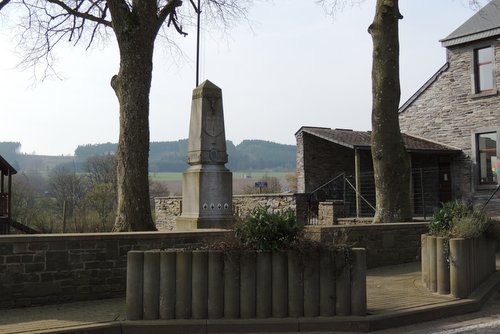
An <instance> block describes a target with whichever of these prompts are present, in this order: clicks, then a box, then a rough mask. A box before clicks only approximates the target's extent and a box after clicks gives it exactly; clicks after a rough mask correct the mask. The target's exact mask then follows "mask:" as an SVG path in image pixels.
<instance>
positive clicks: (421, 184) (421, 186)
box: [420, 168, 426, 219]
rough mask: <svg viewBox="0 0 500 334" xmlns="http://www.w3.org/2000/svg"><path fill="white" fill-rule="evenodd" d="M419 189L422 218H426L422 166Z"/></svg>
mask: <svg viewBox="0 0 500 334" xmlns="http://www.w3.org/2000/svg"><path fill="white" fill-rule="evenodd" d="M420 191H421V192H422V211H423V213H424V219H426V214H425V196H424V172H423V170H422V168H420Z"/></svg>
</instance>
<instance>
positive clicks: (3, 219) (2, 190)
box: [0, 155, 17, 234]
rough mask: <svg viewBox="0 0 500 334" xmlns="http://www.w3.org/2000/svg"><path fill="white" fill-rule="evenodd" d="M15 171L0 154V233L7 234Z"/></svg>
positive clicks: (9, 224) (10, 219)
mask: <svg viewBox="0 0 500 334" xmlns="http://www.w3.org/2000/svg"><path fill="white" fill-rule="evenodd" d="M16 173H17V171H16V170H15V168H14V167H12V166H11V165H10V164H9V163H8V162H7V161H6V160H5V159H4V158H3V157H2V156H1V155H0V234H9V232H10V226H11V221H12V218H11V213H12V210H11V209H12V175H14V174H16Z"/></svg>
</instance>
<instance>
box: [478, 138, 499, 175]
mask: <svg viewBox="0 0 500 334" xmlns="http://www.w3.org/2000/svg"><path fill="white" fill-rule="evenodd" d="M476 152H477V153H476V158H477V165H478V167H479V168H478V172H479V184H480V185H487V184H496V183H497V180H498V178H497V175H498V161H497V133H496V132H487V133H479V134H477V135H476Z"/></svg>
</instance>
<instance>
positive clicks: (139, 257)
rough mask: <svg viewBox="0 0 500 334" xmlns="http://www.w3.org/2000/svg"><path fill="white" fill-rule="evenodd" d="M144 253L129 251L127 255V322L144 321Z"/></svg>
mask: <svg viewBox="0 0 500 334" xmlns="http://www.w3.org/2000/svg"><path fill="white" fill-rule="evenodd" d="M143 272H144V252H142V251H129V252H128V254H127V297H126V302H125V304H126V306H125V308H126V314H127V320H141V319H142V288H143V279H144V274H143Z"/></svg>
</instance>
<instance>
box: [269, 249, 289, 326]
mask: <svg viewBox="0 0 500 334" xmlns="http://www.w3.org/2000/svg"><path fill="white" fill-rule="evenodd" d="M287 261H288V256H287V253H285V252H279V251H275V252H273V255H272V275H271V278H272V288H271V290H272V316H273V318H285V317H286V316H287V315H288V272H287V270H288V269H287Z"/></svg>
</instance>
